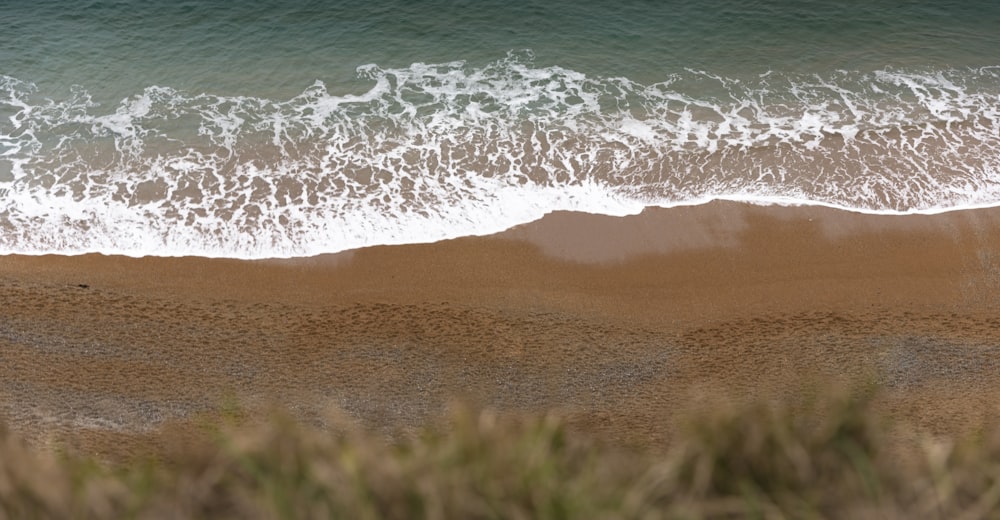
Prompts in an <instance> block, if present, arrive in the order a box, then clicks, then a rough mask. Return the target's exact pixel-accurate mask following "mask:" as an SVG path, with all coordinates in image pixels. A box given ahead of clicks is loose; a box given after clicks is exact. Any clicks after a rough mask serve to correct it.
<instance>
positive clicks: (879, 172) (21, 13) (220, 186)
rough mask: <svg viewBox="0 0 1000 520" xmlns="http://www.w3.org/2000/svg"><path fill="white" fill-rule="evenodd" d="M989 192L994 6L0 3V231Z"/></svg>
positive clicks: (33, 236) (225, 239) (946, 202)
mask: <svg viewBox="0 0 1000 520" xmlns="http://www.w3.org/2000/svg"><path fill="white" fill-rule="evenodd" d="M716 199H729V200H744V201H750V202H754V203H758V204H819V205H826V206H832V207H837V208H844V209H849V210H853V211H860V212H867V213H876V214H910V213H936V212H942V211H951V210H961V209H964V208H973V207H986V206H996V205H1000V2H995V1H984V0H970V1H960V2H958V1H956V2H948V1H935V2H931V1H903V0H895V1H879V2H872V1H866V2H861V1H853V0H849V1H842V2H830V1H812V0H806V1H799V2H792V1H777V0H771V1H758V2H749V1H745V0H742V1H736V0H707V1H695V0H676V1H659V2H657V1H652V0H623V1H621V2H598V1H594V0H578V1H572V2H570V1H565V0H550V1H547V2H533V1H527V0H504V1H499V0H482V1H471V0H467V1H445V0H429V1H424V2H419V1H403V0H395V1H368V2H360V1H332V0H311V1H300V2H277V1H269V2H253V1H247V2H235V3H234V2H224V1H221V0H191V1H176V2H141V1H68V0H34V1H20V0H0V253H2V254H12V253H17V254H29V255H38V254H82V253H90V252H99V253H105V254H123V255H130V256H148V255H156V256H182V255H194V256H205V257H229V258H248V259H250V258H277V257H281V258H284V257H298V256H310V255H316V254H322V253H332V252H338V251H343V250H347V249H353V248H358V247H365V246H372V245H379V244H399V243H414V242H429V241H436V240H441V239H446V238H452V237H459V236H465V235H482V234H489V233H494V232H497V231H501V230H503V229H507V228H509V227H512V226H515V225H518V224H521V223H525V222H529V221H532V220H535V219H538V218H540V217H541V216H543V215H544V214H546V213H548V212H552V211H557V210H573V211H583V212H590V213H600V214H608V215H626V214H634V213H638V212H640V211H642V209H643V208H646V207H649V206H660V207H671V206H679V205H692V204H703V203H706V202H708V201H711V200H716Z"/></svg>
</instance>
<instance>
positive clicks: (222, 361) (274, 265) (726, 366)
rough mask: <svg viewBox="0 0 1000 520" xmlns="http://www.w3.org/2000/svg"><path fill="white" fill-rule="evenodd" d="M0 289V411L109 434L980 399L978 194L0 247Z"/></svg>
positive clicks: (642, 417) (999, 259)
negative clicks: (198, 426)
mask: <svg viewBox="0 0 1000 520" xmlns="http://www.w3.org/2000/svg"><path fill="white" fill-rule="evenodd" d="M0 286H2V287H3V290H2V291H0V299H2V301H0V415H2V417H3V418H4V419H5V420H6V421H7V422H8V423H9V424H10V425H11V426H12V427H13V428H14V429H16V430H18V431H20V432H22V433H23V434H24V435H26V436H28V437H29V438H31V439H34V440H35V441H36V442H39V443H45V442H50V441H57V442H59V443H69V444H71V445H76V446H79V447H81V448H83V449H86V450H91V451H96V452H98V453H105V454H112V455H113V454H115V453H116V452H117V451H120V450H123V449H125V448H123V446H128V445H129V443H128V442H126V440H127V439H133V438H136V437H142V436H143V435H145V436H147V437H148V436H150V435H155V432H156V431H157V429H158V428H160V427H161V426H163V425H171V428H182V429H183V428H186V427H188V426H186V425H189V424H194V423H197V419H195V418H196V417H198V414H200V413H202V412H209V411H211V410H216V409H218V408H219V407H220V406H223V405H224V404H225V403H227V402H229V401H236V403H238V404H240V405H242V406H245V407H248V408H251V409H252V408H253V407H254V406H256V405H257V404H262V403H278V404H280V405H282V406H285V407H289V408H291V409H292V410H293V412H294V413H296V414H298V415H299V416H300V417H302V418H304V419H306V420H312V421H317V422H322V421H323V420H324V419H323V418H324V415H323V412H324V411H325V410H327V409H329V408H330V407H331V406H336V407H339V408H340V409H342V410H344V411H346V412H347V413H348V414H351V415H353V416H354V417H357V418H358V419H359V420H361V421H362V422H364V423H366V424H368V425H369V426H373V427H376V428H380V429H383V430H384V431H388V432H391V431H397V430H407V429H409V428H413V427H416V426H418V425H420V424H422V423H424V422H425V421H428V420H430V419H433V418H435V417H438V416H439V415H440V414H442V412H443V411H444V410H445V409H446V407H447V404H448V403H449V402H450V401H451V400H452V399H453V398H456V397H457V398H461V399H464V400H468V401H472V402H473V403H475V404H478V405H483V406H491V407H494V408H498V409H501V410H515V411H517V410H527V411H537V410H556V411H558V412H559V413H562V414H564V415H567V416H568V417H570V418H571V420H572V421H573V422H574V424H578V425H581V426H582V427H588V428H593V429H596V430H597V431H599V432H602V433H604V434H607V435H609V436H611V437H614V438H619V439H626V440H630V441H636V442H657V441H659V440H662V439H664V438H665V437H666V436H668V435H669V431H670V426H669V423H670V421H669V418H670V417H671V416H672V415H673V412H675V411H677V410H679V409H683V408H685V407H687V406H690V405H689V403H690V402H691V400H692V398H693V396H696V395H698V393H699V392H701V391H712V392H719V391H721V392H725V393H727V394H729V395H732V396H734V398H739V397H747V396H755V395H765V393H769V392H782V391H786V390H788V391H790V390H792V389H794V388H797V386H796V385H794V384H793V382H794V381H801V380H802V379H803V378H808V377H810V376H812V375H820V376H824V377H834V378H836V377H843V378H847V379H854V380H857V379H859V378H861V379H867V380H871V381H874V382H876V383H878V384H879V385H880V387H881V388H882V391H881V394H880V395H882V396H883V397H882V398H881V402H882V406H884V408H885V410H886V413H888V414H892V415H894V416H896V417H897V418H898V419H901V420H905V421H907V422H909V423H912V424H914V425H915V426H916V427H918V428H920V429H921V430H922V431H926V432H930V433H956V432H964V431H968V430H969V429H970V428H975V427H977V426H978V425H980V424H982V422H983V420H984V419H989V418H991V417H992V415H993V414H994V413H995V410H996V407H995V405H994V403H996V402H997V397H998V396H1000V311H998V310H997V309H998V308H1000V307H998V304H1000V210H975V211H963V212H954V213H948V214H942V215H936V216H906V217H887V216H865V215H859V214H853V213H847V212H842V211H836V210H831V209H825V208H791V207H789V208H782V207H759V206H752V205H745V204H738V203H728V202H716V203H711V204H708V205H704V206H697V207H689V208H674V209H667V210H663V209H661V210H648V211H646V212H644V213H643V214H641V215H637V216H634V217H627V218H612V217H604V216H594V215H581V214H565V213H563V214H553V215H549V216H548V217H546V218H544V219H542V220H541V221H539V222H536V223H533V224H529V225H526V226H522V227H519V228H516V229H513V230H510V231H507V232H505V233H501V234H499V235H496V236H492V237H485V238H463V239H457V240H451V241H445V242H441V243H437V244H429V245H407V246H389V247H373V248H368V249H363V250H358V251H353V252H349V253H344V254H339V255H330V256H322V257H316V258H309V259H300V260H272V261H255V262H247V261H234V260H210V259H200V258H179V259H169V258H167V259H165V258H142V259H132V258H124V257H104V256H99V255H88V256H82V257H22V256H8V257H0ZM150 432H153V433H150ZM143 438H145V437H143Z"/></svg>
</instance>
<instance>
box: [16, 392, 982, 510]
mask: <svg viewBox="0 0 1000 520" xmlns="http://www.w3.org/2000/svg"><path fill="white" fill-rule="evenodd" d="M224 416H225V417H224V418H222V419H218V420H216V421H210V422H209V423H208V424H207V425H206V426H205V427H203V428H202V429H201V430H200V433H199V434H197V435H195V436H193V437H192V438H185V439H184V441H183V442H177V443H174V444H173V446H172V447H170V448H165V449H164V450H161V451H157V452H155V453H154V452H150V453H146V454H133V455H130V456H129V457H128V459H127V460H98V459H96V458H94V457H93V456H88V455H87V454H83V453H76V452H72V451H69V450H53V449H48V448H43V447H40V446H35V445H32V444H29V443H27V442H25V441H24V440H22V439H21V438H20V437H19V436H18V435H17V434H15V433H14V432H11V431H10V430H9V429H0V518H357V519H366V518H371V519H375V518H390V519H395V518H399V519H411V518H551V519H563V518H623V519H624V518H637V519H639V518H641V519H656V518H852V519H856V518H969V519H974V518H989V517H995V516H997V515H998V514H1000V512H998V511H1000V438H998V437H996V436H993V435H989V434H988V433H987V432H988V430H983V433H981V434H979V435H975V436H972V437H970V438H968V439H961V440H956V439H941V438H930V437H927V438H923V437H920V436H913V435H911V436H909V437H907V438H908V439H909V440H906V441H904V440H901V439H903V437H904V436H903V433H904V430H905V428H901V426H900V425H894V424H890V423H888V422H887V421H886V420H885V418H884V417H883V415H882V414H881V413H880V412H879V409H878V407H877V406H875V405H874V404H873V398H872V392H869V391H858V390H856V389H855V390H852V391H846V392H814V393H812V394H811V395H810V396H809V397H807V398H796V399H786V400H779V401H775V400H761V401H754V402H741V403H729V404H727V403H725V402H715V403H711V404H710V403H708V402H706V403H705V404H704V406H698V407H695V411H693V412H688V413H685V414H684V417H683V418H679V419H678V420H677V425H678V426H677V428H676V433H675V434H674V435H672V436H671V438H670V441H669V442H668V443H667V444H666V445H662V446H657V445H652V446H637V445H632V444H623V443H615V442H610V441H609V440H608V439H606V438H602V437H601V436H599V435H594V434H592V432H588V431H586V430H582V429H580V428H578V427H576V426H574V423H573V422H571V421H566V420H565V419H563V418H561V417H560V416H558V415H557V414H552V413H498V412H495V411H490V410H481V409H476V408H474V407H469V406H460V405H456V406H454V407H453V409H452V410H451V412H449V413H448V414H447V418H446V419H444V420H442V421H440V422H439V423H436V424H433V425H429V426H427V427H426V428H424V429H423V430H421V431H419V432H411V433H407V434H400V435H397V436H386V435H383V434H375V433H373V432H371V431H369V430H366V429H365V428H363V427H360V426H357V425H356V424H355V423H354V421H353V420H352V419H351V418H348V417H346V416H345V415H343V414H339V415H338V414H331V416H330V418H329V421H331V424H336V426H334V427H331V426H327V427H318V426H316V425H309V424H304V423H303V422H300V421H296V420H293V419H292V418H291V417H290V416H289V415H288V414H286V413H283V412H273V413H270V414H267V417H268V418H267V419H266V420H258V419H255V418H254V414H249V413H247V414H241V413H236V414H233V413H227V414H224ZM165 435H166V434H165ZM168 445H170V443H166V444H164V446H168Z"/></svg>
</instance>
